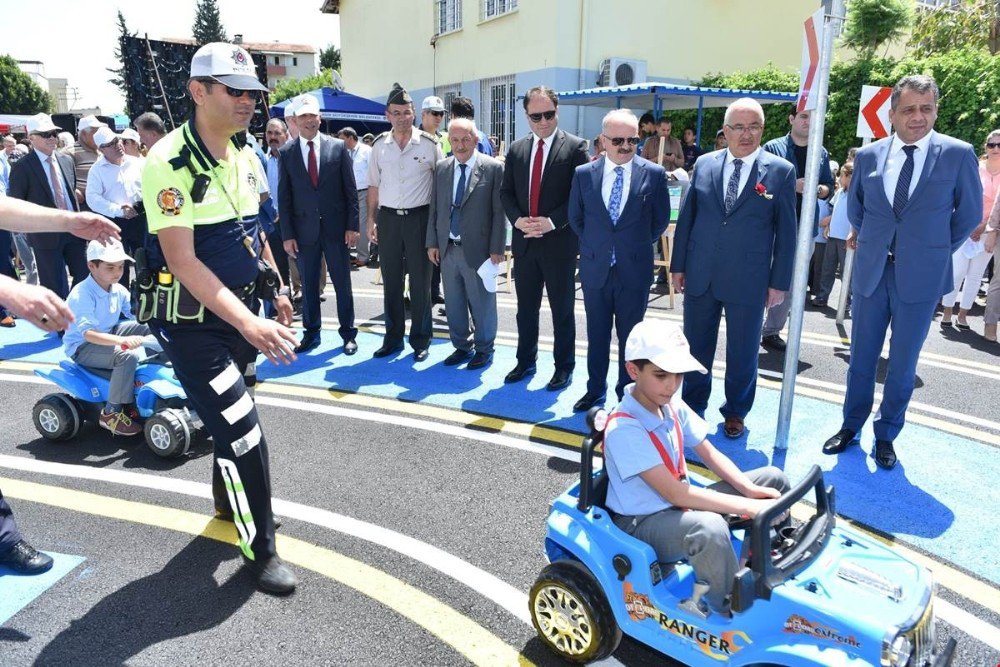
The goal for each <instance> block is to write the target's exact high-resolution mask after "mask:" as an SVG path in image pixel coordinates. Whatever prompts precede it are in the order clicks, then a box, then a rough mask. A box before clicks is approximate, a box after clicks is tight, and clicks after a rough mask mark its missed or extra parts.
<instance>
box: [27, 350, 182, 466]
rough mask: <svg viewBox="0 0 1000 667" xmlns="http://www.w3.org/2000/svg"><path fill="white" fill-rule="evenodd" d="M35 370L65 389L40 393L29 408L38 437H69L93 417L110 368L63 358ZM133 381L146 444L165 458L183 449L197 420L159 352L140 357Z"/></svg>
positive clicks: (105, 395)
mask: <svg viewBox="0 0 1000 667" xmlns="http://www.w3.org/2000/svg"><path fill="white" fill-rule="evenodd" d="M35 375H37V376H39V377H42V378H45V379H46V380H48V381H49V382H52V383H54V384H56V385H58V386H59V387H61V388H62V389H64V390H65V391H66V392H68V393H61V394H48V395H47V396H44V397H43V398H42V399H41V400H39V401H38V402H37V403H36V404H35V407H34V409H33V410H32V411H31V416H32V419H33V421H34V423H35V428H36V429H37V430H38V432H39V433H40V434H41V435H42V437H43V438H45V439H46V440H51V441H63V440H69V439H70V438H72V437H74V436H75V435H76V434H77V433H79V431H80V427H81V426H82V425H83V423H84V422H85V421H91V422H93V423H95V424H96V423H97V418H98V417H99V416H100V412H101V408H103V407H104V403H105V402H106V401H107V398H108V388H109V386H110V384H111V383H110V379H111V371H105V370H100V369H94V368H84V367H83V366H80V365H79V364H77V363H75V362H73V361H70V360H68V359H65V360H63V361H62V362H60V364H59V367H58V368H52V369H35ZM135 387H136V389H135V406H136V408H137V409H138V411H139V416H140V417H142V418H143V419H145V422H146V423H145V427H144V428H143V434H144V435H145V437H146V444H147V445H149V448H150V449H152V450H153V452H154V453H155V454H156V455H157V456H162V457H164V458H174V457H177V456H183V455H184V454H186V453H187V451H188V449H189V448H190V447H191V440H192V438H193V437H194V435H195V433H196V432H197V431H198V430H199V429H201V428H202V423H201V420H200V419H199V418H198V415H197V414H195V412H194V411H193V410H192V409H190V407H189V406H188V401H187V395H186V394H185V393H184V389H183V388H182V387H181V385H180V383H179V382H178V381H177V378H176V377H175V376H174V373H173V370H172V369H171V368H170V366H169V365H168V364H167V362H166V358H165V357H164V356H163V353H162V352H160V353H158V354H154V355H152V356H148V357H146V359H145V360H143V361H142V362H140V364H139V367H138V369H137V370H136V372H135Z"/></svg>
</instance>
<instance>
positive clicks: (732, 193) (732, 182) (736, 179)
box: [726, 158, 743, 215]
mask: <svg viewBox="0 0 1000 667" xmlns="http://www.w3.org/2000/svg"><path fill="white" fill-rule="evenodd" d="M742 168H743V160H741V159H739V158H736V159H735V160H733V175H732V176H730V177H729V183H728V184H727V185H726V215H729V212H730V211H732V210H733V206H735V205H736V195H737V194H739V191H740V169H742Z"/></svg>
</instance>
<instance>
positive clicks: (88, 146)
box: [70, 116, 107, 210]
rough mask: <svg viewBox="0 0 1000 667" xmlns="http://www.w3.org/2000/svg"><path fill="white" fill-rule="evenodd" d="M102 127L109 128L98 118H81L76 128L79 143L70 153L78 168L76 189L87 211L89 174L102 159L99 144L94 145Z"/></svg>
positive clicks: (83, 207)
mask: <svg viewBox="0 0 1000 667" xmlns="http://www.w3.org/2000/svg"><path fill="white" fill-rule="evenodd" d="M102 127H107V124H106V123H102V122H101V121H99V120H97V116H84V117H83V118H81V119H80V122H79V123H77V126H76V136H77V142H76V145H75V146H73V149H72V151H70V155H71V156H72V157H73V165H74V166H75V168H76V189H77V191H78V192H79V196H80V204H81V208H82V209H83V210H87V174H89V173H90V168H91V167H92V166H94V163H95V162H97V158H99V157H101V154H100V153H99V152H98V150H97V144H96V143H94V134H96V133H97V130H99V129H100V128H102Z"/></svg>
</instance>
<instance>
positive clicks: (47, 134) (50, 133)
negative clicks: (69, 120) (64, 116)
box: [35, 130, 59, 139]
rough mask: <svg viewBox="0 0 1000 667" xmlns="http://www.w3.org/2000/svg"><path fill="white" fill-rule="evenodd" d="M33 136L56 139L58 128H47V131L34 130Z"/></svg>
mask: <svg viewBox="0 0 1000 667" xmlns="http://www.w3.org/2000/svg"><path fill="white" fill-rule="evenodd" d="M35 136H37V137H41V138H42V139H56V138H58V137H59V130H49V131H48V132H35Z"/></svg>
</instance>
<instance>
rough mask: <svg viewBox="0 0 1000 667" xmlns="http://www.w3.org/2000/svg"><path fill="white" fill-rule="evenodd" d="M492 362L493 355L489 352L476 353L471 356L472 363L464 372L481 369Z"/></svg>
mask: <svg viewBox="0 0 1000 667" xmlns="http://www.w3.org/2000/svg"><path fill="white" fill-rule="evenodd" d="M491 361H493V355H492V354H491V353H489V352H476V353H475V354H474V355H473V356H472V361H470V362H469V365H468V366H466V367H465V368H466V370H470V371H474V370H476V369H477V368H483V367H484V366H486V364H488V363H490V362H491Z"/></svg>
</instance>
